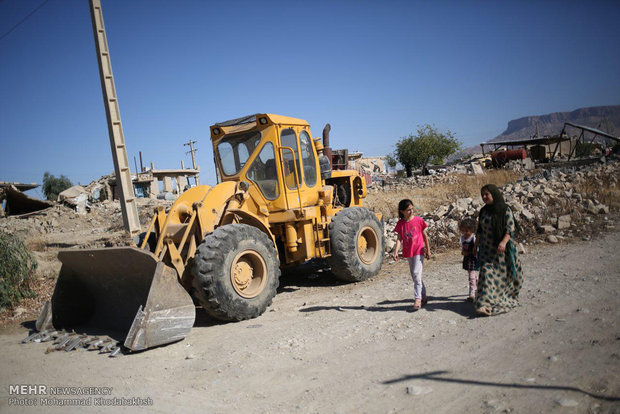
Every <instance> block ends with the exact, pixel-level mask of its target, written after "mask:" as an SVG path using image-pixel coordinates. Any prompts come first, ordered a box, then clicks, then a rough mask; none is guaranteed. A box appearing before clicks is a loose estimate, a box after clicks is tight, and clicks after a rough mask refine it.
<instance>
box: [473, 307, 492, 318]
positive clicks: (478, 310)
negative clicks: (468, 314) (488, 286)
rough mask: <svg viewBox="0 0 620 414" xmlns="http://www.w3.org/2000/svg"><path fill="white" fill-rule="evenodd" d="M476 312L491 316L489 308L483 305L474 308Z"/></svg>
mask: <svg viewBox="0 0 620 414" xmlns="http://www.w3.org/2000/svg"><path fill="white" fill-rule="evenodd" d="M476 313H477V314H478V315H484V316H491V308H488V307H486V306H483V307H481V308H478V309H476Z"/></svg>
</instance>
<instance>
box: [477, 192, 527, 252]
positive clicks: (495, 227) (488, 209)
mask: <svg viewBox="0 0 620 414" xmlns="http://www.w3.org/2000/svg"><path fill="white" fill-rule="evenodd" d="M483 190H487V191H488V192H489V193H491V195H492V196H493V204H490V205H488V204H487V205H485V206H484V207H482V209H481V210H480V217H482V215H489V216H491V229H492V235H493V244H494V245H495V246H497V245H499V242H501V241H502V239H503V238H504V235H505V234H506V210H507V209H508V205H507V204H506V202H505V201H504V196H503V195H502V192H501V191H500V190H499V188H497V186H496V185H495V184H487V185H485V186H484V187H482V188H481V189H480V192H481V193H482V191H483ZM514 221H515V231H519V229H520V227H519V225H518V224H517V220H516V219H514ZM480 223H481V220H480V219H478V232H480V231H481V227H480Z"/></svg>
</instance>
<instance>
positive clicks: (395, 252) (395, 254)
mask: <svg viewBox="0 0 620 414" xmlns="http://www.w3.org/2000/svg"><path fill="white" fill-rule="evenodd" d="M392 258H393V259H394V261H395V262H397V261H398V252H397V251H394V254H392Z"/></svg>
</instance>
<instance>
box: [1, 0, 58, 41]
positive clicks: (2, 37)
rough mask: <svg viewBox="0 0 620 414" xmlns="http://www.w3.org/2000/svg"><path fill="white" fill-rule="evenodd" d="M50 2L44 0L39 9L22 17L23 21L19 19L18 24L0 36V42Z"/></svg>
mask: <svg viewBox="0 0 620 414" xmlns="http://www.w3.org/2000/svg"><path fill="white" fill-rule="evenodd" d="M48 1H50V0H45V1H44V2H43V3H41V4H40V5H39V7H37V8H36V9H34V10H33V11H31V12H30V13H29V14H28V15H27V16H26V17H24V18H23V19H21V20H20V21H19V22H17V24H16V25H15V26H13V27H11V28H10V29H9V31H8V32H6V33H5V34H3V35H2V36H0V40H2V39H4V38H5V37H7V36H8V35H9V33H11V32H12V31H13V30H15V29H17V28H18V27H19V25H21V24H22V23H24V22H25V21H26V20H28V19H29V18H30V17H31V16H32V15H33V14H35V13H36V12H37V11H38V10H39V9H40V8H41V7H43V6H45V3H47V2H48Z"/></svg>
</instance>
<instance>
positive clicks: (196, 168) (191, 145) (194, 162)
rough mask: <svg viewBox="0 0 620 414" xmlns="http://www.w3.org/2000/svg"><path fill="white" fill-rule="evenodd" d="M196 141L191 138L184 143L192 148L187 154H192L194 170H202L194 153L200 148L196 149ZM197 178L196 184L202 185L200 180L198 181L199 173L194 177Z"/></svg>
mask: <svg viewBox="0 0 620 414" xmlns="http://www.w3.org/2000/svg"><path fill="white" fill-rule="evenodd" d="M195 143H196V141H192V140H191V139H190V140H189V142H188V143H187V144H183V145H184V146H186V147H189V148H190V150H189V151H187V152H186V153H185V154H190V153H191V154H192V167H193V168H194V170H196V171H198V170H200V168H199V167H198V166H197V165H196V157H195V155H194V153H196V152H197V151H198V150H197V149H194V144H195ZM194 178H195V179H196V185H200V182H199V181H198V175H196V177H194Z"/></svg>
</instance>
